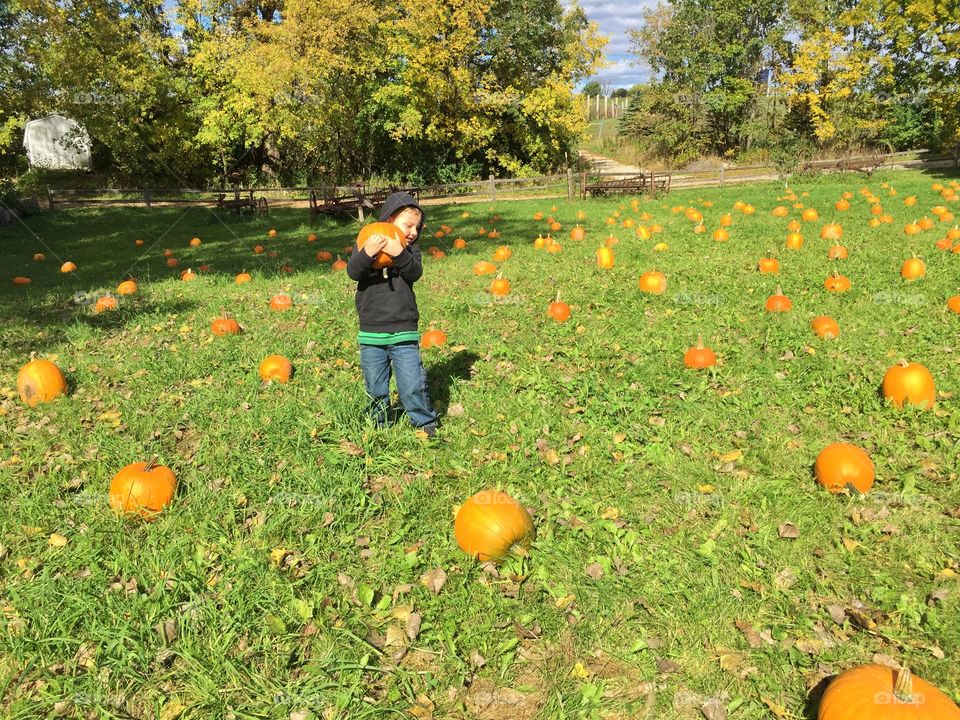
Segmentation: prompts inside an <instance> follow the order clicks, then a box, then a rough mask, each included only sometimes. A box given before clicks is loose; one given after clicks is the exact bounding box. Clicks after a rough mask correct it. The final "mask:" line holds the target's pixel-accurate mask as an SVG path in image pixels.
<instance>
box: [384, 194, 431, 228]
mask: <svg viewBox="0 0 960 720" xmlns="http://www.w3.org/2000/svg"><path fill="white" fill-rule="evenodd" d="M406 207H412V208H416V209H417V210H419V211H420V224H419V225H418V226H417V227H418V228H419V229H422V228H423V222H424V220H425V219H426V217H427V214H426V213H425V212H424V211H423V208H422V207H420V203H418V202H417V201H416V199H415V198H414V197H413V195H411V194H410V193H407V192H395V193H393V194H392V195H390V196H389V197H388V198H387V199H386V200H384V201H383V206H382V207H381V208H380V213H379V214H378V215H377V220H379V221H381V222H387V221H389V220H390V216H391V215H393V214H394V213H395V212H397V210H401V209H403V208H406Z"/></svg>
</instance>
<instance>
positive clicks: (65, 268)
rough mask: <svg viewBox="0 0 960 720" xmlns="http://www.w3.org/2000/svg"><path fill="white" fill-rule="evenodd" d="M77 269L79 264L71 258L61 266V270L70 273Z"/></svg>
mask: <svg viewBox="0 0 960 720" xmlns="http://www.w3.org/2000/svg"><path fill="white" fill-rule="evenodd" d="M76 269H77V266H76V265H75V264H73V263H72V262H70V261H69V260H68V261H67V262H65V263H64V264H63V265H61V266H60V272H62V273H69V272H73V271H74V270H76Z"/></svg>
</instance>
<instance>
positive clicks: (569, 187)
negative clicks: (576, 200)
mask: <svg viewBox="0 0 960 720" xmlns="http://www.w3.org/2000/svg"><path fill="white" fill-rule="evenodd" d="M567 200H573V170H571V169H570V168H567Z"/></svg>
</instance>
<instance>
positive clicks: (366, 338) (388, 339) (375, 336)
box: [357, 330, 420, 345]
mask: <svg viewBox="0 0 960 720" xmlns="http://www.w3.org/2000/svg"><path fill="white" fill-rule="evenodd" d="M357 342H358V343H360V344H361V345H394V344H396V343H401V342H416V343H418V342H420V332H419V331H418V330H406V331H404V332H395V333H377V332H364V331H363V330H361V331H360V332H359V334H358V335H357Z"/></svg>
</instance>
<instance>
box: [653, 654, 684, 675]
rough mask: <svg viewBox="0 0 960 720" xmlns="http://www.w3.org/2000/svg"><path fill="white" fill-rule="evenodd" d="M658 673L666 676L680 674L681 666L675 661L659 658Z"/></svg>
mask: <svg viewBox="0 0 960 720" xmlns="http://www.w3.org/2000/svg"><path fill="white" fill-rule="evenodd" d="M657 671H658V672H661V673H663V674H664V675H669V674H670V673H675V672H679V671H680V666H679V665H678V664H677V663H675V662H674V661H673V660H668V659H667V658H657Z"/></svg>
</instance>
